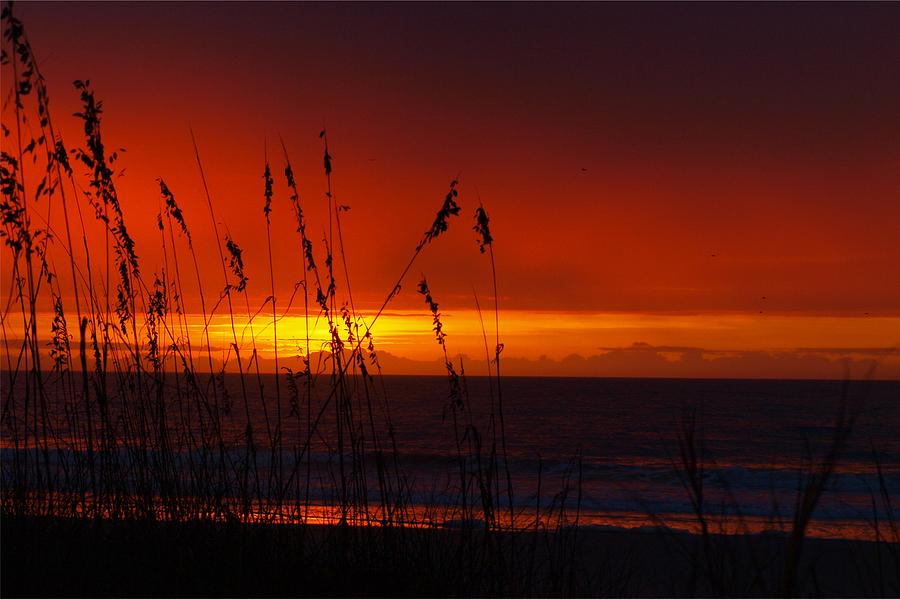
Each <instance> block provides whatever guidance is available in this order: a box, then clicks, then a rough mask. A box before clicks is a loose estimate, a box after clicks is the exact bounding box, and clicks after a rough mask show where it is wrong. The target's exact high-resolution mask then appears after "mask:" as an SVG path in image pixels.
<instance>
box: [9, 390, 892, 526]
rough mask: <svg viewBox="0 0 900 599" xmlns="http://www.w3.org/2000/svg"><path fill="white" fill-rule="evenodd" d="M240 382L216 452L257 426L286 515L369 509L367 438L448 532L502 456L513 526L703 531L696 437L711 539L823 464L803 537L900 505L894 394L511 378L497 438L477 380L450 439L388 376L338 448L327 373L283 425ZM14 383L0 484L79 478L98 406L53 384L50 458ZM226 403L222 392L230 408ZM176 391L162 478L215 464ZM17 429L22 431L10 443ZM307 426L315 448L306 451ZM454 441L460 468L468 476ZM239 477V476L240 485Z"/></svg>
mask: <svg viewBox="0 0 900 599" xmlns="http://www.w3.org/2000/svg"><path fill="white" fill-rule="evenodd" d="M76 376H80V375H76ZM260 383H261V384H262V387H263V393H262V395H260V391H259V385H260ZM245 384H246V388H247V389H248V402H247V404H246V405H245V404H244V402H243V393H242V392H241V385H240V381H239V380H238V378H237V377H234V376H230V377H227V380H226V381H225V383H224V387H220V389H219V392H218V395H219V397H218V399H217V401H218V402H219V404H220V411H219V412H218V413H220V414H222V416H221V424H222V429H223V438H224V439H225V440H226V444H225V446H223V447H222V448H221V449H222V452H223V453H224V454H227V456H228V460H229V463H230V464H238V465H240V464H241V463H244V464H246V463H249V462H248V460H249V459H250V458H248V457H247V456H248V451H247V447H248V445H247V442H246V441H247V417H246V415H247V414H248V413H249V414H250V422H251V424H252V431H253V438H254V450H253V460H255V464H256V468H255V470H254V472H255V476H257V477H258V478H260V479H261V480H263V483H262V484H261V486H260V485H258V486H257V487H255V489H256V494H257V495H258V496H263V495H265V494H266V493H268V491H264V490H260V488H261V487H265V488H271V487H266V482H265V481H267V480H268V481H271V480H272V478H271V476H270V475H271V474H272V473H273V468H274V470H278V471H279V472H281V474H282V480H286V479H289V480H290V481H291V483H290V484H288V485H287V486H286V488H287V489H288V495H289V499H291V500H294V501H296V502H301V501H309V502H310V503H312V504H324V505H332V506H333V505H335V504H336V503H339V501H340V497H342V496H346V495H347V494H348V493H352V490H348V485H347V483H346V481H348V480H351V481H352V480H356V481H362V482H361V483H360V484H361V486H362V487H365V488H366V489H367V492H366V500H367V502H369V503H371V504H372V505H375V504H377V503H378V500H379V494H378V488H379V484H378V478H377V468H376V467H375V458H374V456H375V453H376V451H375V450H376V443H375V442H373V439H377V440H378V441H377V448H379V449H381V450H382V451H383V452H384V455H385V456H387V458H386V459H387V460H388V461H389V462H390V464H391V468H397V469H398V472H399V473H400V477H401V478H402V487H403V494H404V496H405V498H406V502H407V503H408V504H409V505H411V506H413V508H414V509H416V510H418V511H419V513H430V514H432V516H429V517H433V515H434V514H437V513H442V514H444V524H447V521H449V520H452V519H453V518H454V517H455V516H454V514H456V515H458V512H456V511H454V510H455V509H456V508H455V507H454V506H458V504H459V502H460V489H461V488H462V482H461V481H462V480H463V479H464V480H465V481H466V488H467V491H468V493H469V495H468V499H467V500H468V501H469V502H470V503H474V502H475V501H477V499H478V489H479V487H478V484H479V480H478V478H477V476H475V474H474V472H475V471H476V470H477V469H478V467H479V463H480V465H481V467H482V468H486V467H487V466H488V465H489V464H490V463H491V456H492V455H495V456H496V460H497V464H498V472H499V473H500V478H499V479H494V480H493V481H490V482H489V483H488V484H489V485H490V489H491V490H490V494H491V497H492V501H494V502H495V503H496V504H497V508H498V511H501V512H503V513H507V510H508V507H509V494H508V490H507V481H506V470H507V468H508V471H509V476H510V481H511V486H512V491H513V492H512V505H513V512H514V513H515V514H516V515H517V516H516V517H517V518H520V519H521V524H522V525H526V523H527V522H528V518H529V517H531V518H533V516H534V514H535V513H537V511H538V510H541V512H542V514H543V516H542V517H543V518H544V519H545V520H547V521H551V522H552V521H553V519H554V518H560V517H562V518H563V520H558V521H557V522H564V523H569V524H571V523H573V522H574V519H575V518H576V517H577V521H578V523H579V524H582V525H588V526H614V527H625V528H639V527H656V526H667V527H669V528H674V529H683V530H696V528H697V521H696V518H695V515H694V514H695V503H694V502H693V501H692V496H691V493H690V492H689V490H688V486H687V485H686V478H685V476H684V470H685V468H684V460H683V457H682V455H683V454H682V452H683V450H685V448H687V447H688V443H687V441H686V440H687V439H689V438H692V439H693V443H692V444H691V446H693V447H694V451H695V455H696V457H697V460H698V464H699V465H700V466H701V468H702V473H701V476H700V479H701V480H702V485H703V499H704V508H703V509H704V513H705V514H706V515H707V517H708V518H709V522H710V524H711V526H712V527H713V529H714V530H721V531H723V532H741V531H743V532H752V533H762V532H779V531H781V532H783V531H785V530H787V529H789V527H790V525H791V520H792V517H793V514H794V510H795V505H796V502H797V500H798V493H800V492H801V491H802V490H803V489H804V488H805V487H806V485H807V483H808V482H809V481H810V480H811V478H810V477H811V475H813V474H814V473H817V472H821V471H822V468H823V464H827V463H832V464H833V473H832V474H831V475H830V477H829V478H828V481H827V485H826V487H825V489H824V491H823V493H822V496H821V499H820V501H819V503H818V506H817V509H816V512H815V515H814V519H813V521H812V522H811V524H810V528H809V533H810V534H811V535H814V536H821V537H852V538H873V537H874V531H875V521H876V520H877V521H878V522H879V524H880V526H882V532H884V528H883V527H885V526H889V525H890V523H891V522H892V521H894V520H895V519H896V514H895V513H893V512H891V510H890V509H889V508H888V506H887V503H886V502H885V501H884V500H883V492H887V495H888V496H889V497H890V498H892V499H893V504H894V505H898V504H900V382H891V381H876V382H862V381H860V382H850V383H842V382H834V381H774V380H665V379H592V378H528V377H505V378H504V379H503V380H502V402H503V421H502V425H501V421H500V413H499V405H498V389H497V386H496V381H493V380H489V379H487V378H484V377H472V378H467V379H466V380H465V381H464V386H463V394H462V399H463V401H464V402H465V405H466V407H467V409H466V410H465V411H459V410H457V411H456V412H455V413H456V424H455V425H454V417H453V416H454V409H453V408H452V401H451V398H450V393H449V387H448V382H447V379H446V377H419V376H386V377H384V378H383V380H382V381H381V382H379V383H378V384H376V385H375V386H374V387H372V388H370V389H369V393H368V396H367V394H366V393H364V392H363V387H362V385H361V381H360V379H358V378H351V379H350V380H349V381H348V384H349V388H350V391H352V394H351V395H350V397H351V398H352V399H351V400H350V402H349V403H348V404H344V408H343V410H344V411H343V412H341V414H340V417H341V418H343V419H344V420H343V421H344V423H345V425H344V427H342V429H343V430H342V434H341V435H338V427H337V426H336V423H337V418H338V417H339V413H338V409H337V402H335V401H334V397H333V396H332V395H331V394H330V393H329V391H330V389H331V387H330V383H329V381H328V379H327V376H325V375H323V376H321V377H319V379H318V380H317V383H316V385H315V386H314V393H313V394H312V395H311V397H312V400H311V401H310V402H309V403H308V404H307V401H306V398H307V395H306V390H305V387H304V386H303V383H302V382H301V383H300V385H301V387H300V395H299V396H298V398H297V401H296V402H295V405H294V409H293V411H292V409H291V402H290V401H289V399H288V396H289V392H288V389H287V388H286V386H285V379H283V378H282V379H280V384H281V398H282V399H281V405H280V407H279V405H278V401H277V399H276V396H275V380H274V377H272V376H265V375H264V376H263V377H261V378H260V379H257V378H256V377H255V376H252V377H248V378H247V380H246V381H245ZM8 385H9V381H8V379H5V380H4V389H5V392H4V396H5V398H6V399H8V400H9V401H7V406H8V407H9V408H10V409H9V410H7V414H6V415H5V417H4V421H3V429H2V431H3V439H2V465H3V477H4V481H3V482H4V487H5V488H6V489H7V490H9V488H10V485H11V484H12V485H16V484H22V483H21V482H20V481H19V479H17V478H15V476H14V468H13V462H14V459H13V458H14V456H16V455H18V456H19V457H20V458H21V457H22V456H25V455H26V454H27V455H30V456H31V461H32V462H33V463H35V464H37V463H38V462H40V461H41V460H43V461H44V463H45V469H46V464H47V463H52V464H53V468H55V469H57V470H60V471H62V470H66V471H67V472H70V473H71V472H72V471H77V468H75V467H74V465H75V464H76V463H77V462H78V461H79V460H81V462H82V463H83V462H84V455H85V439H84V431H85V430H86V429H85V425H84V423H85V422H86V421H87V419H86V418H85V415H86V414H87V413H88V411H89V410H90V413H91V414H92V415H93V417H94V418H95V419H96V418H97V415H96V414H95V413H94V412H95V411H97V407H96V406H94V407H90V406H88V407H84V406H81V404H78V405H73V403H72V402H71V400H66V399H65V398H66V397H67V395H66V394H65V393H62V391H61V390H60V387H61V385H59V384H56V386H55V387H54V384H53V383H52V381H51V382H48V385H47V388H48V394H47V395H48V401H47V404H48V407H47V414H48V421H49V422H50V423H51V424H52V428H53V431H54V432H53V434H54V437H53V438H54V439H63V440H64V441H62V442H57V443H56V444H55V445H54V444H51V447H50V450H49V451H42V450H41V448H40V447H39V446H38V447H34V446H33V441H32V446H28V440H27V439H26V438H25V437H24V436H23V435H24V433H25V431H28V430H29V427H31V431H32V432H31V433H30V434H31V437H32V439H33V437H34V434H33V432H34V430H39V429H40V428H41V427H42V426H43V424H42V422H39V421H38V420H35V419H34V416H33V414H34V406H32V412H31V413H32V416H30V417H29V418H31V419H32V420H31V421H26V420H25V419H24V413H23V411H24V403H23V392H22V390H21V389H15V388H13V389H12V392H11V393H10V390H11V389H10V387H9V386H8ZM113 386H114V385H113ZM211 389H212V387H207V388H206V390H207V392H211ZM222 389H227V391H228V400H227V401H226V400H224V398H223V397H222V396H221V395H222V394H221V391H222ZM54 390H55V391H54ZM179 393H181V394H182V395H181V399H179ZM183 394H184V389H183V387H179V386H177V385H175V384H174V383H173V382H171V381H170V382H167V384H166V386H165V387H164V388H163V390H162V392H161V393H159V394H158V395H156V396H155V397H157V398H163V399H162V403H158V404H154V405H157V406H163V407H165V416H164V419H165V421H166V427H167V431H168V435H169V437H170V440H171V441H170V443H169V445H168V447H167V451H168V452H169V455H170V456H172V457H171V458H170V459H171V463H172V464H174V466H172V467H173V468H175V469H176V470H178V471H179V472H181V473H182V474H181V476H182V477H183V478H184V479H185V480H188V479H189V478H190V472H191V469H192V468H193V469H194V471H196V464H197V463H207V462H203V460H204V459H207V460H209V459H211V458H210V455H211V454H210V452H208V451H207V452H204V451H202V450H201V447H202V445H203V443H202V442H198V441H197V439H199V438H202V435H203V434H208V433H209V430H210V422H211V420H210V419H209V414H210V412H209V410H208V409H207V408H205V407H204V406H203V405H201V403H200V402H197V401H195V400H193V399H185V397H187V396H186V395H183ZM210 394H211V393H210ZM68 397H69V398H71V396H68ZM260 397H263V398H264V401H263V400H261V399H260ZM134 398H135V396H134V395H133V394H132V395H130V394H129V393H128V392H122V393H116V392H113V393H112V394H111V399H110V402H109V406H110V413H111V422H112V424H111V426H112V429H113V430H114V431H115V436H116V443H117V445H118V446H119V447H120V449H119V450H118V451H119V452H120V453H121V455H120V456H119V457H118V458H116V459H119V460H120V461H121V462H122V463H123V464H125V465H126V467H123V468H122V469H121V472H122V473H123V476H124V477H125V478H127V479H129V480H131V481H133V482H134V484H135V485H137V484H138V481H139V480H143V479H142V476H144V479H146V476H145V475H146V473H140V472H135V469H134V467H133V466H128V465H129V464H133V463H134V462H133V460H132V459H131V458H129V457H128V456H129V455H131V456H132V458H133V456H134V452H135V450H134V447H135V446H136V445H142V447H141V451H142V452H144V453H143V454H142V455H144V456H147V455H150V456H151V457H150V458H149V460H147V461H146V463H151V464H152V463H156V462H155V461H154V458H153V457H152V456H153V455H155V454H154V452H157V450H158V449H159V447H158V445H154V444H153V443H152V442H151V443H150V444H149V446H147V444H140V443H138V441H137V440H138V439H139V438H140V434H139V433H137V432H135V429H136V427H135V424H134V423H135V422H136V421H137V418H134V417H132V418H130V419H129V418H128V417H125V416H123V414H126V413H128V412H129V410H134V402H135V401H136V400H135V399H134ZM146 401H148V402H150V403H151V404H152V402H153V401H154V398H153V397H149V396H148V397H147V398H146ZM148 405H149V404H148ZM225 405H227V407H228V409H227V413H224V411H223V408H222V406H225ZM348 406H349V410H348V408H347V407H348ZM370 406H371V412H370ZM279 412H280V414H281V420H280V422H281V426H280V427H278V426H277V422H278V414H279ZM134 413H136V412H132V414H134ZM153 413H155V414H162V412H153ZM370 414H371V416H370ZM492 414H493V417H492ZM841 414H843V418H844V419H845V420H844V421H845V422H849V421H852V428H851V431H850V434H849V437H848V438H847V440H846V442H845V443H842V444H841V446H840V451H839V452H838V453H837V454H836V455H834V456H831V450H832V448H833V447H834V439H835V433H836V430H837V423H839V422H840V418H841V417H842V416H841ZM73 415H74V416H75V417H74V418H73ZM848 419H849V420H848ZM13 420H15V421H16V422H17V423H18V427H17V428H15V430H14V427H13V426H12V424H13ZM73 423H74V424H73ZM150 429H153V426H151V427H150ZM279 429H280V434H281V439H282V443H283V445H282V447H283V448H284V449H283V451H281V452H276V455H275V456H273V452H272V451H271V444H270V442H269V439H270V438H272V436H273V435H274V431H276V430H279ZM310 430H312V431H313V435H312V437H311V442H310V446H309V450H308V451H301V449H302V447H303V446H304V443H305V439H306V438H307V433H308V432H309V431H310ZM351 430H352V431H353V433H352V434H351V433H350V431H351ZM502 430H505V441H506V443H505V451H504V449H503V444H502V434H501V431H502ZM204 431H205V433H204ZM373 433H374V434H373ZM16 436H18V437H17V438H16ZM149 436H150V438H152V437H153V433H152V432H151V433H150V435H149ZM191 439H193V440H191ZM15 440H17V441H18V449H16V445H17V443H15V442H14V441H15ZM458 440H459V442H460V444H461V447H462V449H463V452H464V453H465V454H466V455H467V456H468V457H467V458H466V460H465V462H464V464H465V465H464V468H465V472H466V473H465V476H464V477H461V475H460V461H459V459H458V455H459V454H458V447H457V441H458ZM354 441H356V442H358V445H357V452H356V453H357V455H358V454H359V450H364V453H365V455H366V458H365V459H363V460H362V461H359V462H354V460H353V454H354V452H353V451H352V450H351V444H352V443H353V442H354ZM341 447H343V449H344V451H343V453H342V452H341V451H340V449H341ZM213 453H214V452H213ZM201 454H204V455H205V457H204V455H201ZM504 455H505V460H504ZM342 456H343V458H344V459H343V460H342V459H341V457H342ZM476 456H480V460H481V461H480V462H479V460H478V457H476ZM20 462H21V459H20ZM138 463H142V462H141V461H140V460H138ZM876 464H879V465H880V467H881V476H880V477H879V475H878V473H877V470H876ZM238 469H239V467H238ZM307 475H308V476H309V480H310V482H309V484H308V485H307V484H306V477H307ZM291 476H292V477H293V478H291ZM36 478H40V477H34V476H33V477H31V478H30V479H29V480H31V481H32V482H30V483H27V484H29V485H34V484H35V483H34V482H33V481H34V480H35V479H36ZM62 478H63V477H62V475H60V477H59V479H60V480H61V479H62ZM239 479H240V475H235V478H234V485H235V486H236V485H237V484H238V483H239ZM66 480H71V475H70V476H69V478H67V479H66ZM301 481H302V482H301ZM76 482H77V481H76ZM82 482H83V481H82ZM481 482H482V483H483V482H484V480H483V479H482V481H481ZM244 483H245V484H246V479H244ZM70 486H71V483H70ZM350 486H352V483H351V484H350ZM59 487H60V483H59V482H57V488H59ZM183 488H189V485H186V486H185V487H183ZM185 492H186V491H185ZM226 492H227V491H226ZM477 513H478V510H476V511H475V514H476V515H477Z"/></svg>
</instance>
